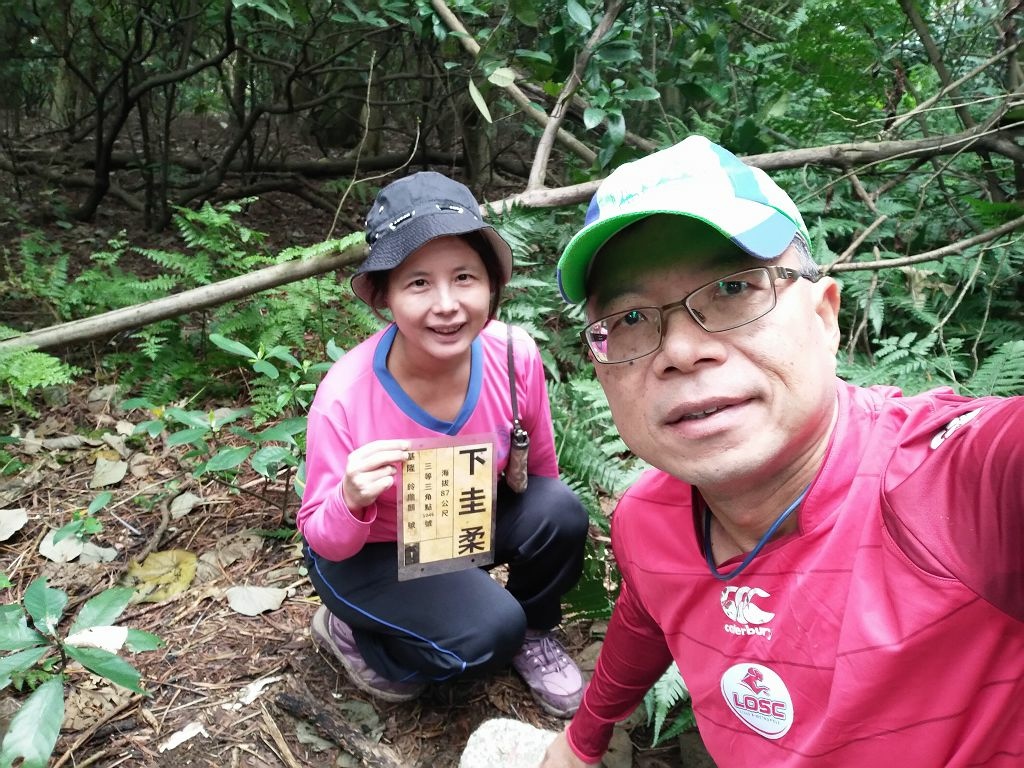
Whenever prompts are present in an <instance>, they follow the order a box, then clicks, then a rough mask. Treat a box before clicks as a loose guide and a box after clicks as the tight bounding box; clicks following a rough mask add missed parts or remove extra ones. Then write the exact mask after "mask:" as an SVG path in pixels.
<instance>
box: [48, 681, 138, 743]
mask: <svg viewBox="0 0 1024 768" xmlns="http://www.w3.org/2000/svg"><path fill="white" fill-rule="evenodd" d="M134 695H135V694H134V693H133V692H132V691H129V690H128V689H127V688H122V687H121V686H119V685H113V684H106V685H100V686H96V687H94V686H93V685H92V684H91V683H89V682H84V683H82V684H79V685H76V686H74V687H73V688H72V689H71V690H70V691H69V693H68V695H67V698H66V699H65V702H64V723H63V724H62V725H61V729H62V730H64V731H84V730H85V729H87V728H91V727H92V726H94V725H96V723H101V722H103V721H104V720H105V719H106V718H107V716H108V715H109V714H110V713H111V712H113V711H114V710H115V709H117V708H118V707H120V706H121V705H123V704H124V703H126V702H127V701H128V700H129V699H131V697H132V696H134Z"/></svg>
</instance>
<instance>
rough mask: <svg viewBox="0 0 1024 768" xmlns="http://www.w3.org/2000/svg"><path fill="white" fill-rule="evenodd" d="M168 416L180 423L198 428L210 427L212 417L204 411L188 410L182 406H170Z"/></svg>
mask: <svg viewBox="0 0 1024 768" xmlns="http://www.w3.org/2000/svg"><path fill="white" fill-rule="evenodd" d="M165 413H166V414H167V416H168V417H169V418H171V419H173V420H174V421H176V422H178V423H179V424H184V425H185V426H186V427H195V428H196V429H209V428H210V417H209V416H207V415H206V413H205V412H203V411H186V410H184V409H182V408H168V409H167V411H166V412H165Z"/></svg>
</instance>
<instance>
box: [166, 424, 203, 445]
mask: <svg viewBox="0 0 1024 768" xmlns="http://www.w3.org/2000/svg"><path fill="white" fill-rule="evenodd" d="M208 434H210V428H209V427H194V428H192V429H182V430H179V431H177V432H175V433H174V434H172V435H168V436H167V445H168V446H174V445H200V444H202V442H203V440H205V438H206V436H207V435H208Z"/></svg>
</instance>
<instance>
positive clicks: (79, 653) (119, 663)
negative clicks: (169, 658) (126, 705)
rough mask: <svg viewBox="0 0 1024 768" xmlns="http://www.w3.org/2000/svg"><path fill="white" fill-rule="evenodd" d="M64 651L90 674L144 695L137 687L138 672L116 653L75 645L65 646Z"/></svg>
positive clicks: (140, 688)
mask: <svg viewBox="0 0 1024 768" xmlns="http://www.w3.org/2000/svg"><path fill="white" fill-rule="evenodd" d="M64 651H65V652H66V653H67V655H68V656H70V657H71V658H72V659H74V660H75V661H77V662H78V663H79V664H81V665H82V666H83V667H85V668H86V669H88V670H89V671H90V672H94V673H95V674H97V675H99V676H100V677H105V678H106V679H107V680H109V681H110V682H112V683H116V684H117V685H120V686H122V687H124V688H129V689H131V690H133V691H135V692H136V693H144V691H143V690H142V687H141V686H140V685H139V680H140V679H141V677H142V676H141V675H140V674H139V671H138V670H137V669H135V667H133V666H132V665H131V664H129V663H128V662H127V661H125V660H124V659H122V658H121V657H120V656H118V655H117V654H116V653H111V652H110V651H104V650H103V649H102V648H80V647H78V646H75V645H65V646H64Z"/></svg>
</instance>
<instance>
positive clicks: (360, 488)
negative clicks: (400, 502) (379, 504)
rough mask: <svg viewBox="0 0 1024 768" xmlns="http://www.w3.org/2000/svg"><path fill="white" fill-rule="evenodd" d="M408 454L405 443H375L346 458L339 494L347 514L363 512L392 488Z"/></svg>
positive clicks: (387, 441)
mask: <svg viewBox="0 0 1024 768" xmlns="http://www.w3.org/2000/svg"><path fill="white" fill-rule="evenodd" d="M408 454H409V441H408V440H375V441H374V442H372V443H367V444H366V445H363V446H360V447H359V448H357V449H356V450H354V451H352V453H350V454H349V456H348V467H347V469H346V471H345V480H344V482H343V485H342V494H343V495H344V498H345V503H346V504H347V505H348V508H349V509H350V510H358V509H363V508H365V507H368V506H370V505H371V504H373V503H374V502H375V501H376V500H377V497H378V496H380V495H381V494H382V493H383V492H384V491H386V490H387V489H388V488H391V487H392V486H393V485H394V484H395V475H396V474H397V473H398V466H399V465H400V464H401V462H403V461H405V459H406V458H407V457H408Z"/></svg>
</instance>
